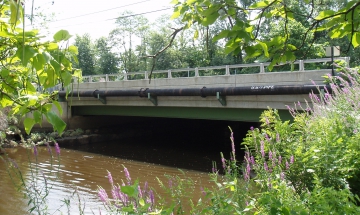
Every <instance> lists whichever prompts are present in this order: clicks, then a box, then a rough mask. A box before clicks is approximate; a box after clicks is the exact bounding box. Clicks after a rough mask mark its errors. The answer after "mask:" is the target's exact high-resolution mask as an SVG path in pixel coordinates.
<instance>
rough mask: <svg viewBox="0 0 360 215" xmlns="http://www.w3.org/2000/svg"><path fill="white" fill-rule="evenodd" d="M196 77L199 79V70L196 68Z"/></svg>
mask: <svg viewBox="0 0 360 215" xmlns="http://www.w3.org/2000/svg"><path fill="white" fill-rule="evenodd" d="M195 77H199V68H197V67H196V68H195Z"/></svg>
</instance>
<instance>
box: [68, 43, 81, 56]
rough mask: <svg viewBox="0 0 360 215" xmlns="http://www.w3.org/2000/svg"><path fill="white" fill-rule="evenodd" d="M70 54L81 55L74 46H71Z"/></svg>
mask: <svg viewBox="0 0 360 215" xmlns="http://www.w3.org/2000/svg"><path fill="white" fill-rule="evenodd" d="M69 52H71V53H73V54H76V55H78V54H79V51H78V47H76V46H74V45H71V46H69Z"/></svg>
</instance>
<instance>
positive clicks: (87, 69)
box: [73, 34, 96, 75]
mask: <svg viewBox="0 0 360 215" xmlns="http://www.w3.org/2000/svg"><path fill="white" fill-rule="evenodd" d="M75 46H76V47H78V54H77V58H74V60H73V63H74V66H75V67H77V68H79V69H81V71H82V75H95V74H96V70H95V61H96V59H95V50H94V45H93V44H92V41H91V38H90V35H88V34H84V35H83V36H78V35H76V38H75Z"/></svg>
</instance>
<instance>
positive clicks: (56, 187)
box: [0, 142, 211, 215]
mask: <svg viewBox="0 0 360 215" xmlns="http://www.w3.org/2000/svg"><path fill="white" fill-rule="evenodd" d="M78 148H80V149H81V150H85V149H86V150H87V151H81V150H74V149H67V148H62V149H61V157H60V163H58V160H57V157H56V156H55V157H53V159H51V158H50V156H49V152H48V150H47V148H46V147H39V148H38V151H39V153H38V154H39V155H38V160H37V163H36V160H35V156H34V154H33V151H27V150H26V149H24V148H22V147H18V148H15V149H7V150H6V152H7V153H8V157H9V158H11V159H13V160H14V161H16V164H17V165H18V168H19V169H20V170H21V171H22V174H23V177H24V178H25V181H26V182H29V183H30V179H31V178H33V176H32V173H31V171H30V167H29V158H30V160H31V162H32V170H36V169H37V170H38V171H39V174H37V175H36V174H35V173H34V172H33V174H34V175H36V180H35V182H36V183H37V184H38V185H39V187H40V188H41V187H43V185H44V183H45V182H44V178H43V177H42V173H44V175H45V177H46V179H47V180H46V183H47V185H48V187H51V189H50V193H49V195H48V196H47V199H48V201H47V202H46V203H45V204H46V205H47V206H48V208H49V210H48V211H49V212H50V214H61V213H63V214H68V213H69V214H79V206H80V207H81V208H82V209H84V212H85V214H93V213H95V214H99V210H102V211H103V214H104V209H103V206H102V204H101V203H100V201H99V199H98V196H97V192H96V190H97V188H98V186H101V187H104V188H105V189H106V190H107V191H109V190H110V185H109V182H108V178H107V171H110V172H111V173H112V176H113V179H114V181H115V182H118V183H120V184H121V180H125V176H124V172H123V169H124V168H123V165H124V166H126V167H127V168H128V170H129V172H130V174H131V178H132V179H139V180H140V184H141V185H142V184H143V183H144V182H145V181H147V182H148V183H149V186H150V187H153V188H155V189H156V190H157V191H158V192H159V194H160V195H165V194H164V193H163V192H162V191H161V189H160V188H159V184H158V181H157V179H156V177H158V178H160V180H162V181H164V183H165V184H167V183H168V182H167V178H166V177H165V174H167V175H181V173H180V171H179V170H178V168H176V167H171V165H159V164H154V163H149V162H144V161H136V160H133V159H132V158H136V157H139V156H143V159H147V158H150V159H152V160H153V159H154V158H155V157H156V156H159V157H158V158H157V159H158V160H166V161H167V162H168V164H170V163H173V164H174V165H178V166H181V165H182V163H186V162H192V163H193V165H194V166H195V169H196V168H199V166H200V165H199V164H198V163H200V162H202V163H203V164H202V165H203V166H205V164H206V165H208V166H209V167H211V161H210V160H209V158H208V157H206V156H205V157H204V156H199V155H197V156H196V155H195V154H191V153H187V152H184V151H183V152H181V151H173V152H167V153H166V155H164V152H163V151H162V150H161V149H151V151H150V152H149V151H147V150H144V148H143V149H142V153H137V152H139V150H136V148H138V146H135V148H131V150H129V146H127V149H126V147H120V146H119V144H118V143H116V142H114V143H107V147H105V146H104V145H103V144H101V143H98V144H91V145H86V146H80V147H78ZM115 148H117V150H120V148H122V149H121V150H122V151H123V153H124V154H123V156H122V157H125V158H121V156H120V157H115V156H109V155H100V154H95V153H91V151H98V152H102V153H104V151H107V152H108V153H109V152H110V153H109V154H112V153H113V152H115ZM52 150H53V153H54V149H52ZM89 151H90V152H89ZM144 151H145V152H146V151H147V152H148V153H145V152H144ZM125 152H126V153H125ZM119 154H120V155H121V153H118V155H119ZM146 154H147V156H146ZM159 154H163V155H164V156H160V155H159ZM175 154H177V156H175ZM189 158H191V159H189ZM179 159H180V160H179ZM174 162H175V163H174ZM165 163H166V162H165ZM186 165H187V166H189V163H187V164H186ZM190 166H191V164H190ZM11 171H12V170H11ZM184 171H185V173H186V176H187V177H190V178H191V179H192V180H193V181H194V182H195V184H196V189H199V190H200V187H202V186H211V182H210V181H209V176H208V173H207V172H206V170H205V169H203V170H202V171H195V170H186V169H184ZM12 175H13V176H14V178H13V180H12V179H11V178H10V177H9V175H8V172H7V171H6V165H5V162H3V161H0V178H1V183H0V191H1V198H0V214H5V215H6V214H29V213H28V212H27V210H28V209H29V206H27V203H28V202H27V200H26V199H24V198H23V196H22V194H21V193H19V192H17V191H16V188H15V186H14V184H13V183H14V181H15V183H19V181H18V180H17V179H16V178H17V177H16V176H15V175H14V172H13V173H12ZM75 191H77V192H75ZM74 192H75V193H74ZM199 193H200V192H199ZM42 194H44V192H43V193H42ZM74 194H75V195H74ZM108 195H109V196H110V195H111V194H110V192H108ZM65 199H66V200H70V208H68V207H67V206H66V205H64V204H63V200H65ZM45 204H43V205H45Z"/></svg>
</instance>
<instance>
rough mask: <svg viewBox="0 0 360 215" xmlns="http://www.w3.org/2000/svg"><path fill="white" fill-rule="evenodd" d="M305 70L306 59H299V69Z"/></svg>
mask: <svg viewBox="0 0 360 215" xmlns="http://www.w3.org/2000/svg"><path fill="white" fill-rule="evenodd" d="M304 70H305V67H304V60H299V71H300V72H302V71H304Z"/></svg>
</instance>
